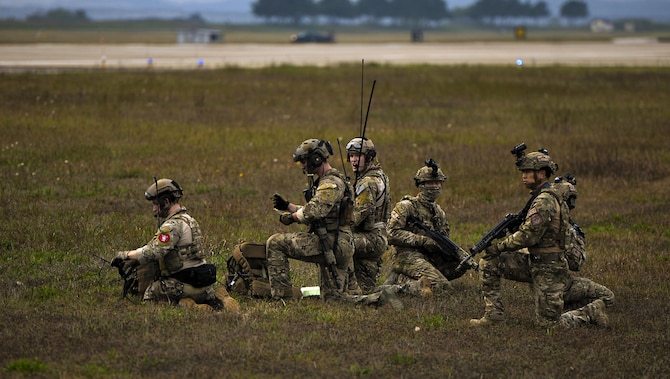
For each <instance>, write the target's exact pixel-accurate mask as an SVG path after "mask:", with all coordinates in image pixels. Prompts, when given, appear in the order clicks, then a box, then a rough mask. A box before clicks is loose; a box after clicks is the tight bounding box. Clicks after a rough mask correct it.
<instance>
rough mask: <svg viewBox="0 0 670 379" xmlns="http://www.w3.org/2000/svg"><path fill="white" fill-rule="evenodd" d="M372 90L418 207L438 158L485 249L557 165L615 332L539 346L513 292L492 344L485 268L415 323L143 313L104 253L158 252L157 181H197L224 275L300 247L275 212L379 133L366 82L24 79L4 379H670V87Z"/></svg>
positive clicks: (464, 75) (6, 142)
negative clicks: (244, 252) (235, 254)
mask: <svg viewBox="0 0 670 379" xmlns="http://www.w3.org/2000/svg"><path fill="white" fill-rule="evenodd" d="M372 80H377V85H376V88H375V94H374V99H373V103H372V107H371V112H370V115H369V119H368V124H367V136H369V137H371V138H372V139H373V140H374V142H375V145H376V146H377V148H378V152H379V157H380V160H381V162H382V164H383V167H384V168H385V170H386V172H387V174H388V175H389V177H390V180H391V184H392V195H393V198H394V199H395V200H399V199H400V198H401V197H402V195H404V194H413V193H415V188H414V187H413V181H412V177H413V175H414V173H415V172H416V170H417V169H418V168H419V167H420V166H421V165H422V164H423V161H424V160H425V159H426V158H429V157H432V158H434V159H435V160H436V161H437V162H438V163H439V164H440V165H441V167H442V169H443V170H444V172H445V173H446V175H447V176H448V177H449V179H448V181H447V182H446V187H445V190H444V191H443V194H442V197H441V198H440V199H439V202H440V204H441V205H442V206H443V208H444V209H445V211H446V212H447V215H448V217H449V220H450V223H451V229H452V235H451V237H452V239H453V240H454V241H456V242H457V243H459V244H460V245H462V246H463V247H464V248H468V247H470V246H472V245H473V244H474V243H475V242H476V241H477V240H478V239H479V237H481V235H482V234H483V233H484V232H486V231H487V230H488V229H489V228H491V227H492V226H493V225H494V224H495V223H496V222H497V221H498V220H499V219H500V218H501V217H503V216H504V215H505V214H506V213H508V212H512V211H518V210H519V209H520V208H521V207H522V206H523V204H524V203H525V201H526V199H527V193H526V191H525V190H524V188H523V186H522V184H521V180H520V175H519V173H518V171H516V170H515V167H514V164H513V157H512V156H511V154H510V153H509V150H510V149H511V148H512V146H514V145H515V144H517V143H519V142H522V141H523V142H526V143H527V144H528V146H529V148H530V149H535V148H538V147H546V148H547V149H549V152H550V154H551V155H552V157H553V158H554V159H555V160H556V161H557V162H558V164H559V165H560V173H561V174H562V173H565V172H566V171H570V172H572V173H573V174H575V176H576V177H577V180H578V190H579V200H578V203H577V209H576V210H575V211H574V213H573V216H574V218H575V219H576V220H577V222H578V223H579V224H580V225H581V226H582V227H583V228H584V230H585V231H586V232H587V238H588V239H587V242H588V250H587V253H588V262H587V264H586V267H585V268H584V271H583V272H582V273H581V275H583V276H586V277H589V278H591V279H593V280H595V281H597V282H599V283H602V284H604V285H606V286H608V287H609V288H610V289H612V290H613V291H614V292H615V294H616V305H615V307H614V308H612V309H611V310H610V320H611V325H612V328H611V329H608V330H604V329H596V328H584V329H579V330H569V331H563V330H560V331H554V332H552V333H547V332H546V331H544V330H538V329H536V328H535V327H533V323H532V319H533V317H532V311H533V304H532V299H531V292H530V290H529V288H528V286H527V285H525V284H520V283H513V282H505V283H504V290H505V298H506V304H507V309H508V317H509V319H508V322H507V323H506V325H505V326H502V327H500V328H495V329H492V330H484V331H481V330H473V329H471V328H469V327H468V320H469V319H470V318H472V317H479V316H480V315H481V313H482V311H483V302H482V299H481V297H480V294H479V290H478V281H477V278H476V276H475V275H474V274H473V273H468V274H466V275H465V276H464V277H463V278H461V279H458V280H457V281H455V282H454V284H453V287H454V290H453V292H452V293H450V294H449V295H444V296H440V297H435V298H432V299H429V300H420V299H403V300H404V303H405V310H404V311H402V312H395V311H393V310H391V309H386V308H382V309H372V308H365V307H354V306H350V305H346V304H330V303H327V304H324V303H321V302H319V301H318V300H315V299H304V300H302V301H300V302H295V303H289V304H287V305H286V306H284V305H282V304H281V303H274V302H268V301H264V300H256V299H239V300H240V302H241V305H242V309H243V312H242V313H243V314H242V315H240V316H233V315H228V314H221V315H214V314H201V313H198V312H195V311H191V310H183V309H179V308H172V307H169V306H164V305H140V304H136V303H132V302H130V301H128V300H121V299H119V295H120V291H121V282H120V280H119V278H118V276H117V275H116V272H115V271H114V270H110V269H109V267H102V269H101V262H102V261H101V260H100V259H99V258H98V256H101V257H105V258H107V259H109V258H110V257H112V255H113V252H114V251H117V250H123V249H131V248H136V247H138V246H141V245H142V244H144V243H145V242H146V241H148V240H149V239H150V238H151V235H152V232H153V230H154V228H155V220H154V219H153V218H152V217H151V204H149V203H147V202H146V201H145V200H144V198H143V192H144V190H145V189H146V187H148V186H149V184H150V183H151V182H152V181H153V177H154V176H158V177H170V178H173V179H175V180H177V181H178V182H179V183H180V184H181V185H182V186H183V187H184V189H185V196H184V199H183V204H184V205H185V206H186V207H187V208H188V209H189V210H190V211H191V214H192V215H194V216H195V217H196V218H197V219H198V220H199V222H200V224H201V226H202V228H203V230H204V232H205V234H206V247H207V249H208V251H211V255H210V256H209V257H208V259H209V260H210V261H212V262H214V263H215V264H216V265H217V266H218V268H219V278H220V279H223V278H224V276H225V274H226V272H225V261H226V259H227V258H228V257H229V256H230V252H231V250H232V248H233V247H234V246H235V244H237V243H239V242H241V241H263V240H265V239H266V238H268V237H269V236H270V235H271V234H273V233H276V232H280V231H297V230H300V227H299V226H295V225H293V226H290V227H287V226H284V225H282V224H280V223H279V222H278V220H277V214H276V213H275V212H273V211H272V209H271V207H272V205H271V204H272V202H271V200H270V196H271V195H272V193H274V192H279V193H281V194H283V195H285V196H286V197H288V198H289V199H290V200H292V201H294V202H299V201H300V198H301V195H302V194H301V190H302V189H303V187H304V186H305V185H306V180H305V177H304V176H303V175H302V173H301V172H300V169H299V167H297V166H296V165H295V164H294V163H293V162H292V159H291V154H292V153H293V151H294V149H295V148H296V147H297V146H298V144H299V143H300V142H302V141H303V140H305V139H307V138H312V137H315V138H324V139H329V140H331V141H332V142H333V143H335V142H336V139H337V138H338V137H342V139H343V141H345V142H344V143H346V141H348V140H349V139H350V138H352V137H354V136H356V134H357V132H358V129H359V125H360V108H359V107H360V86H361V83H360V67H359V66H357V65H345V66H339V67H329V68H312V67H305V68H302V67H301V68H298V67H290V66H286V67H273V68H265V69H254V70H244V69H237V68H230V69H222V70H211V71H183V72H179V71H175V72H155V71H153V72H152V71H147V72H141V71H137V72H112V71H107V72H103V71H89V72H69V73H62V74H58V75H49V74H29V73H23V74H12V75H10V74H0V110H1V111H0V129H1V130H2V132H3V133H2V134H3V139H2V142H0V182H1V183H2V185H0V212H2V214H3V221H2V223H0V262H1V264H0V309H2V315H3V325H2V327H0V351H1V352H2V353H0V370H2V374H1V376H3V377H65V378H69V377H175V378H176V377H232V378H248V377H256V378H266V377H326V378H329V377H332V378H341V377H374V378H380V377H454V378H463V377H465V378H475V377H476V378H480V377H485V378H489V377H515V378H537V377H547V378H567V377H575V376H578V377H593V378H604V377H608V378H609V377H617V378H618V377H621V378H623V377H626V378H628V377H665V376H668V375H669V374H670V370H669V369H668V367H670V365H668V363H669V361H668V358H667V357H666V355H667V354H666V352H667V350H668V348H670V345H669V343H668V341H670V338H669V337H670V336H669V335H668V330H669V328H668V326H669V325H668V320H667V317H666V313H667V298H668V295H669V294H670V285H669V284H668V281H667V280H666V277H667V271H668V269H669V268H670V267H669V261H668V251H669V250H670V234H669V233H668V230H669V229H668V225H670V216H669V215H670V206H669V205H668V204H669V203H668V202H667V188H668V185H670V154H668V150H667V146H668V145H669V144H670V143H669V142H670V141H669V140H670V122H669V121H668V120H670V108H668V106H667V104H669V103H670V90H669V89H668V86H667V83H670V71H668V70H667V69H664V68H617V67H613V68H565V67H545V68H524V69H517V68H506V67H482V66H472V67H440V66H408V67H393V66H379V65H369V66H367V67H366V83H365V88H366V89H369V88H370V85H371V82H372ZM336 155H337V154H336ZM334 165H335V166H336V167H338V168H339V167H341V163H340V162H339V160H335V161H334ZM347 170H348V171H349V172H351V170H350V169H349V168H347ZM291 263H292V266H291V267H292V271H293V272H292V274H293V277H294V284H296V285H300V286H306V285H315V284H316V283H317V279H316V271H315V268H314V266H313V265H310V264H305V263H301V262H294V261H292V262H291ZM387 266H388V262H386V264H385V270H388V267H387ZM385 272H386V271H385Z"/></svg>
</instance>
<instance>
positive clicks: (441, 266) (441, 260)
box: [384, 159, 475, 294]
mask: <svg viewBox="0 0 670 379" xmlns="http://www.w3.org/2000/svg"><path fill="white" fill-rule="evenodd" d="M446 179H447V177H446V176H445V175H444V173H443V172H442V170H441V169H440V168H439V167H438V166H437V164H436V163H435V162H434V161H433V160H432V159H430V160H426V165H425V166H424V167H421V168H420V169H419V170H418V171H417V172H416V175H415V176H414V182H415V185H416V186H417V187H418V188H419V193H418V195H417V196H415V197H412V196H405V197H403V198H402V200H401V201H400V202H398V203H397V204H396V205H395V208H393V211H392V212H391V218H390V219H389V221H388V225H387V232H388V235H389V244H390V245H393V246H394V247H395V251H394V252H393V253H392V255H391V260H392V272H391V273H390V274H389V276H388V278H387V279H386V282H385V283H384V285H394V284H395V285H401V286H403V285H404V286H407V285H409V286H410V287H411V288H413V290H410V291H407V292H406V293H409V294H429V293H431V292H433V291H437V292H440V291H443V290H446V289H449V287H450V284H449V281H450V280H453V279H456V278H459V277H460V276H462V275H463V273H465V271H467V269H468V268H474V266H475V265H474V264H468V265H467V266H466V267H463V268H461V269H459V270H456V268H457V266H458V264H459V262H460V261H461V260H463V259H464V258H465V257H467V254H466V253H465V252H463V251H460V252H459V258H458V259H447V258H446V256H445V254H444V253H443V252H442V250H441V248H440V246H439V245H438V243H437V242H436V241H435V240H433V239H432V238H430V237H429V236H427V235H425V232H424V231H423V230H421V229H420V228H418V227H417V226H416V225H415V224H414V223H412V222H409V220H410V219H416V220H418V221H419V222H421V223H423V224H424V225H426V226H427V227H429V228H430V229H432V230H435V231H437V232H440V233H442V234H444V235H445V236H447V237H448V236H449V222H448V221H447V217H446V215H445V213H444V211H443V210H442V207H440V205H439V204H437V203H436V202H435V200H436V199H437V198H438V196H439V195H440V191H441V188H442V184H443V183H444V181H445V180H446ZM426 285H428V286H429V288H428V291H427V290H426V289H425V286H426Z"/></svg>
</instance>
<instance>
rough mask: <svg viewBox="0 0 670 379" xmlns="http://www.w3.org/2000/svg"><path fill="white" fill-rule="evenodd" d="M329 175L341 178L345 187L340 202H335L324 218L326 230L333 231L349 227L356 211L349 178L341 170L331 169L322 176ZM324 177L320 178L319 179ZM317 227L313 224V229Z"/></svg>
mask: <svg viewBox="0 0 670 379" xmlns="http://www.w3.org/2000/svg"><path fill="white" fill-rule="evenodd" d="M329 176H332V177H336V178H338V179H339V181H340V182H341V184H342V186H343V188H344V194H343V195H342V198H341V199H340V201H339V203H337V204H335V206H334V207H333V208H332V209H331V210H330V212H328V214H327V215H326V217H324V218H323V222H324V223H325V227H326V230H328V231H329V232H332V231H335V230H338V229H349V228H350V225H351V219H352V215H353V211H354V202H353V196H352V195H353V190H352V189H351V186H350V185H349V182H347V178H346V177H345V176H344V175H343V174H342V173H340V172H339V171H337V170H335V169H331V170H329V171H328V172H326V173H325V174H324V176H323V177H322V178H327V177H329ZM322 178H319V180H321V179H322ZM315 227H318V226H312V229H314V230H316V229H315Z"/></svg>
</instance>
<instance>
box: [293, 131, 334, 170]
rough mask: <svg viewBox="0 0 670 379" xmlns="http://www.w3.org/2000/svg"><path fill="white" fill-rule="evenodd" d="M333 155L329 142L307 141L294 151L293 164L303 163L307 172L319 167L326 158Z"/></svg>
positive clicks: (313, 139)
mask: <svg viewBox="0 0 670 379" xmlns="http://www.w3.org/2000/svg"><path fill="white" fill-rule="evenodd" d="M331 155H333V148H332V146H331V145H330V142H328V141H324V140H320V139H315V138H312V139H308V140H305V141H303V143H301V144H300V146H298V148H297V149H295V152H294V153H293V161H294V162H305V164H306V165H307V169H308V171H310V172H311V171H312V170H313V169H315V168H317V167H319V166H321V164H323V162H325V161H326V160H328V157H329V156H331Z"/></svg>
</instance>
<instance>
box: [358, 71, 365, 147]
mask: <svg viewBox="0 0 670 379" xmlns="http://www.w3.org/2000/svg"><path fill="white" fill-rule="evenodd" d="M364 82H365V59H361V121H360V126H359V127H358V131H359V132H360V133H359V135H361V136H362V135H363V84H364Z"/></svg>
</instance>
